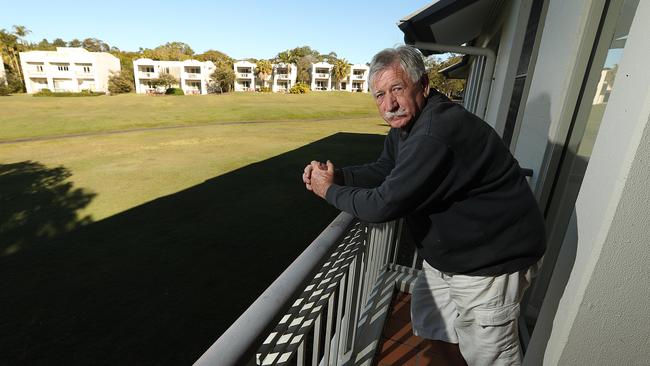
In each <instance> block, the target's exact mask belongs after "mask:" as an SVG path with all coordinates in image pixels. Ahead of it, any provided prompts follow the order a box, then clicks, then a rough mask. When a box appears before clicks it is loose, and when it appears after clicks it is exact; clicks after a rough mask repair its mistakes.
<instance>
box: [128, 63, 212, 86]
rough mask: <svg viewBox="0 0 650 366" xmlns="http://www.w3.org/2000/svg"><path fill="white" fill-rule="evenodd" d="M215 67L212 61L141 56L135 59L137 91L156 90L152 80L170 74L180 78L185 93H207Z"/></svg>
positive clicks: (134, 72) (134, 75)
mask: <svg viewBox="0 0 650 366" xmlns="http://www.w3.org/2000/svg"><path fill="white" fill-rule="evenodd" d="M215 69H216V67H215V66H214V63H212V61H205V62H201V61H197V60H185V61H155V60H152V59H148V58H139V59H137V60H135V61H133V77H134V78H135V92H136V93H138V94H146V93H152V92H156V88H155V87H154V85H153V84H152V82H151V81H152V80H153V79H157V78H159V77H160V75H161V74H170V75H172V76H173V77H174V78H176V79H177V80H178V86H179V87H180V88H181V89H182V90H183V92H184V93H185V94H207V93H208V87H207V86H208V83H209V81H210V75H211V74H212V73H213V72H214V70H215Z"/></svg>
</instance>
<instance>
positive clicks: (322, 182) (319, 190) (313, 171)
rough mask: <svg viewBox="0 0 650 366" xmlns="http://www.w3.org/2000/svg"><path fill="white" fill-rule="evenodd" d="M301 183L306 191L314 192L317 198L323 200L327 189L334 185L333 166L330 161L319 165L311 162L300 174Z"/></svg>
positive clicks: (316, 162) (314, 161) (317, 162)
mask: <svg viewBox="0 0 650 366" xmlns="http://www.w3.org/2000/svg"><path fill="white" fill-rule="evenodd" d="M302 181H303V182H304V183H305V187H306V188H307V190H309V191H312V192H314V193H315V194H316V195H317V196H319V197H321V198H325V194H326V193H327V189H328V188H329V187H330V186H331V185H332V184H333V183H334V164H332V162H331V161H329V160H328V161H327V163H321V162H319V161H316V160H313V161H312V162H311V163H310V164H307V166H306V167H305V171H304V172H303V173H302Z"/></svg>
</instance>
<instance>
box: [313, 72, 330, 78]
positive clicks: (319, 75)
mask: <svg viewBox="0 0 650 366" xmlns="http://www.w3.org/2000/svg"><path fill="white" fill-rule="evenodd" d="M316 77H319V78H325V79H328V78H329V77H330V74H323V73H316Z"/></svg>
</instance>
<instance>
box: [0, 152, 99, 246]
mask: <svg viewBox="0 0 650 366" xmlns="http://www.w3.org/2000/svg"><path fill="white" fill-rule="evenodd" d="M71 175H72V174H71V173H70V171H69V170H68V169H66V168H64V167H56V168H48V167H46V166H44V165H42V164H40V163H37V162H33V161H23V162H19V163H12V164H0V238H1V239H0V257H1V256H5V255H10V254H12V253H14V252H17V251H20V250H22V249H25V248H26V247H28V246H30V245H38V244H40V243H41V242H43V241H46V240H49V239H52V238H53V237H55V236H57V235H60V234H62V233H65V232H68V231H71V230H74V229H76V228H78V227H80V226H81V225H84V224H88V223H90V221H91V220H90V218H89V217H79V216H78V214H77V211H78V210H80V209H82V208H84V207H86V206H87V205H88V204H89V203H90V201H91V200H92V199H93V198H94V197H95V194H94V193H91V192H89V191H87V190H84V189H80V188H77V189H75V188H73V184H72V183H71V182H66V179H68V178H69V177H70V176H71Z"/></svg>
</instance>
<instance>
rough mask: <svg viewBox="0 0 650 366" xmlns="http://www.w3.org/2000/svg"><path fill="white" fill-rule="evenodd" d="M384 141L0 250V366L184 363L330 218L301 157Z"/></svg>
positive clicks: (336, 140) (243, 172)
mask: <svg viewBox="0 0 650 366" xmlns="http://www.w3.org/2000/svg"><path fill="white" fill-rule="evenodd" d="M382 141H383V136H379V135H362V134H346V133H339V134H335V135H332V136H330V137H327V138H325V139H322V140H320V141H317V142H314V143H312V144H310V145H307V146H304V147H301V148H299V149H296V150H293V151H290V152H287V153H285V154H282V155H279V156H276V157H273V158H271V159H268V160H265V161H262V162H260V163H256V164H252V165H249V166H246V167H244V168H241V169H239V170H236V171H233V172H231V173H228V174H225V175H222V176H218V177H216V178H213V179H210V180H208V181H206V182H204V183H202V184H199V185H196V186H194V187H191V188H189V189H186V190H183V191H180V192H178V193H175V194H172V195H169V196H165V197H161V198H159V199H156V200H154V201H151V202H149V203H146V204H144V205H141V206H138V207H135V208H133V209H130V210H127V211H124V212H122V213H120V214H117V215H115V216H112V217H109V218H107V219H104V220H101V221H99V222H95V223H92V224H89V225H86V226H83V227H81V228H79V229H77V230H74V231H72V232H70V233H67V234H65V235H62V236H60V237H58V238H55V239H52V240H50V241H49V242H47V245H39V246H30V247H26V248H25V249H23V250H21V251H18V252H16V253H14V254H12V255H9V256H6V257H0V293H1V295H0V309H2V311H1V312H0V350H2V352H0V364H4V363H6V364H12V365H13V364H68V365H70V364H121V365H123V364H138V365H140V364H155V365H160V364H169V365H172V364H173V365H178V364H191V363H192V362H194V361H195V360H196V359H197V358H198V357H199V356H200V355H201V354H202V353H203V352H204V351H205V350H206V349H207V348H208V347H209V345H210V344H212V342H214V341H215V340H216V338H218V336H219V335H220V334H221V333H222V332H223V331H224V330H225V329H226V328H227V327H228V326H229V325H230V324H231V323H232V322H233V321H234V320H235V319H236V318H237V317H238V316H239V315H240V314H241V313H242V312H243V310H245V309H246V308H247V307H248V305H250V304H251V303H252V301H254V300H255V299H256V298H257V296H258V295H259V294H260V293H261V292H262V291H263V290H264V289H265V288H266V287H267V286H268V285H269V284H270V283H271V282H272V281H273V280H274V279H275V278H276V277H277V276H278V275H279V274H280V273H281V272H282V271H283V270H284V269H285V268H286V267H287V266H288V265H289V264H290V263H291V262H292V261H293V260H294V259H295V258H296V257H297V256H298V255H299V254H300V253H301V252H302V250H304V248H305V247H306V246H307V245H308V244H309V243H310V242H311V241H312V240H313V239H314V238H315V237H316V236H317V234H318V233H320V232H321V231H322V230H323V229H324V228H325V226H326V225H327V224H328V223H329V222H330V221H331V220H332V219H333V218H334V217H335V216H336V214H337V212H336V210H335V209H334V208H332V207H330V206H329V205H327V203H325V202H324V201H322V200H320V199H317V198H316V197H315V196H314V195H313V194H312V193H310V192H307V191H306V190H305V189H304V186H303V184H302V181H301V178H300V177H301V174H302V169H303V167H304V166H305V164H306V163H307V162H309V161H311V160H312V159H317V160H326V159H330V160H332V161H333V162H334V163H335V164H337V165H340V166H343V165H348V164H357V163H362V162H366V161H370V160H373V159H374V158H375V157H376V156H377V155H378V154H379V151H380V149H381V147H382Z"/></svg>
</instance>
